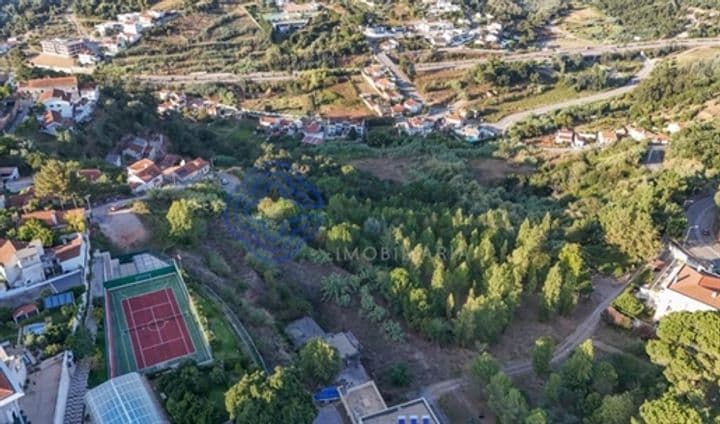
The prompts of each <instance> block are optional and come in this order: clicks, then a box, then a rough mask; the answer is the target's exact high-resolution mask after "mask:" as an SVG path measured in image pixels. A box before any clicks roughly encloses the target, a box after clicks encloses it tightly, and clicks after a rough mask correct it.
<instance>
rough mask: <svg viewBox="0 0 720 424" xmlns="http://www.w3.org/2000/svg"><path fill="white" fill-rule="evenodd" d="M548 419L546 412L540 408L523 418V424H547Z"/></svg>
mask: <svg viewBox="0 0 720 424" xmlns="http://www.w3.org/2000/svg"><path fill="white" fill-rule="evenodd" d="M549 422H550V418H548V414H547V412H545V411H544V410H542V409H540V408H535V409H533V410H532V411H530V413H529V414H528V416H527V417H526V418H525V423H524V424H548V423H549Z"/></svg>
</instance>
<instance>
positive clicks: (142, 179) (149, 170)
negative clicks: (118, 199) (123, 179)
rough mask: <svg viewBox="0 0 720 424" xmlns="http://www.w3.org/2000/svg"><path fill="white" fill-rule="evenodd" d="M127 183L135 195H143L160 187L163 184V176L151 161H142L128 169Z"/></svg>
mask: <svg viewBox="0 0 720 424" xmlns="http://www.w3.org/2000/svg"><path fill="white" fill-rule="evenodd" d="M127 173H128V178H127V182H128V184H129V185H130V188H131V189H132V191H133V193H142V192H144V191H147V190H150V189H152V188H157V187H160V186H161V185H162V183H163V175H162V172H161V171H160V168H158V166H157V165H155V162H153V161H151V160H150V159H140V160H139V161H137V162H135V163H133V164H131V165H130V166H128V167H127Z"/></svg>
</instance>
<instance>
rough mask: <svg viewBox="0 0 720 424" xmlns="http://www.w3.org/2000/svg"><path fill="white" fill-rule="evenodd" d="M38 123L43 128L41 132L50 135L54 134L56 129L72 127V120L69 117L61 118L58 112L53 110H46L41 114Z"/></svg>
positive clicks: (56, 131)
mask: <svg viewBox="0 0 720 424" xmlns="http://www.w3.org/2000/svg"><path fill="white" fill-rule="evenodd" d="M40 125H41V126H42V128H43V132H45V133H48V134H50V135H56V134H57V133H58V131H60V130H63V129H71V128H73V122H72V120H71V119H67V118H63V117H62V115H61V114H60V113H59V112H55V111H54V110H48V111H47V112H45V114H44V115H43V116H42V120H41V121H40Z"/></svg>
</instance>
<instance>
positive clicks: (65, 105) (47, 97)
mask: <svg viewBox="0 0 720 424" xmlns="http://www.w3.org/2000/svg"><path fill="white" fill-rule="evenodd" d="M38 103H42V104H43V105H44V106H45V110H48V111H53V112H57V113H59V114H60V116H61V117H63V118H67V119H70V118H72V117H73V115H74V112H73V111H74V107H73V99H72V95H71V94H70V93H67V92H65V91H62V90H59V89H53V90H48V91H46V92H44V93H42V94H41V95H40V96H39V97H38Z"/></svg>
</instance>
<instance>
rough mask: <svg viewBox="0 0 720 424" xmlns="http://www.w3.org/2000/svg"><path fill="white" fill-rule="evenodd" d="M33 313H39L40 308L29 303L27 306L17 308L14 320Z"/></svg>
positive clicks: (14, 312)
mask: <svg viewBox="0 0 720 424" xmlns="http://www.w3.org/2000/svg"><path fill="white" fill-rule="evenodd" d="M33 312H38V306H37V305H36V304H35V303H28V304H27V305H22V306H20V307H19V308H16V309H15V311H13V319H17V317H19V316H20V315H30V314H32V313H33Z"/></svg>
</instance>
